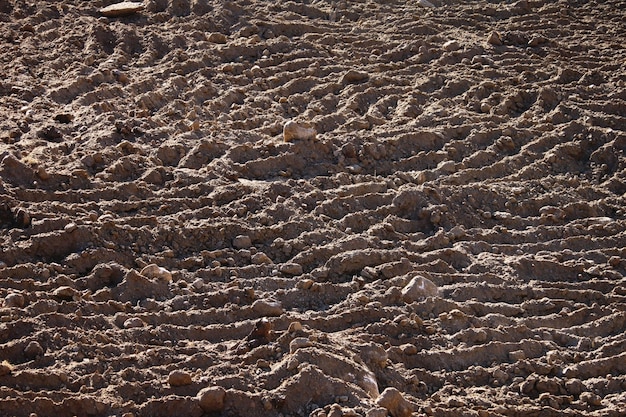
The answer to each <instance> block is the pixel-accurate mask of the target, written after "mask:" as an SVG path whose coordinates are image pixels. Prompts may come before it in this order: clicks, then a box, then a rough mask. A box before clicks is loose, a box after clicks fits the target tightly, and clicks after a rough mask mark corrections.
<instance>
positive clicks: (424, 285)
mask: <svg viewBox="0 0 626 417" xmlns="http://www.w3.org/2000/svg"><path fill="white" fill-rule="evenodd" d="M438 292H439V290H438V289H437V285H435V283H434V282H432V281H431V280H429V279H428V278H425V277H423V276H421V275H417V276H415V277H413V279H411V281H410V282H409V283H408V284H407V285H406V286H405V287H404V288H402V299H403V300H404V301H405V302H406V303H412V302H414V301H417V300H420V299H423V298H426V297H435V296H436V295H437V294H438Z"/></svg>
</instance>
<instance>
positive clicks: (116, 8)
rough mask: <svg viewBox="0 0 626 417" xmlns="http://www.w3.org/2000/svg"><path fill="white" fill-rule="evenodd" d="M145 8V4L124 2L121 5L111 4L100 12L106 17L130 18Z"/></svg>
mask: <svg viewBox="0 0 626 417" xmlns="http://www.w3.org/2000/svg"><path fill="white" fill-rule="evenodd" d="M144 8H145V6H144V4H143V3H140V2H135V1H123V2H121V3H115V4H111V5H110V6H107V7H103V8H102V9H100V10H99V12H100V14H102V15H103V16H106V17H122V16H128V15H131V14H134V13H137V12H140V11H142V10H143V9H144Z"/></svg>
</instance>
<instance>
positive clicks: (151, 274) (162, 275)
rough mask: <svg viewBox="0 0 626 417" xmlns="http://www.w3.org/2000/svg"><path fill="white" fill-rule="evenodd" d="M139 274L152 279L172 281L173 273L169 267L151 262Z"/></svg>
mask: <svg viewBox="0 0 626 417" xmlns="http://www.w3.org/2000/svg"><path fill="white" fill-rule="evenodd" d="M139 274H141V275H143V276H144V277H146V278H150V279H156V280H160V281H165V282H171V281H172V273H171V272H170V271H168V270H167V269H165V268H162V267H160V266H158V265H157V264H150V265H148V266H146V267H144V268H143V269H142V270H141V272H140V273H139Z"/></svg>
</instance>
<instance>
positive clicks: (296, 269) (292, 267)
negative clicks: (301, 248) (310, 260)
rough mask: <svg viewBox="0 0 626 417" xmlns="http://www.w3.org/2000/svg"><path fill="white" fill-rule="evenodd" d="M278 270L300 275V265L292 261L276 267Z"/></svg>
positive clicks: (283, 272)
mask: <svg viewBox="0 0 626 417" xmlns="http://www.w3.org/2000/svg"><path fill="white" fill-rule="evenodd" d="M278 271H279V272H280V273H281V274H285V275H294V276H296V275H302V272H303V270H302V265H300V264H296V263H293V262H289V263H285V264H282V265H280V266H279V267H278Z"/></svg>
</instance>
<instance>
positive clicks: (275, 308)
mask: <svg viewBox="0 0 626 417" xmlns="http://www.w3.org/2000/svg"><path fill="white" fill-rule="evenodd" d="M252 310H253V311H254V312H255V313H257V314H258V315H260V316H266V317H278V316H280V315H281V314H283V313H284V312H285V309H284V308H283V306H282V304H281V303H280V301H267V300H256V301H255V302H254V303H252Z"/></svg>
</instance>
